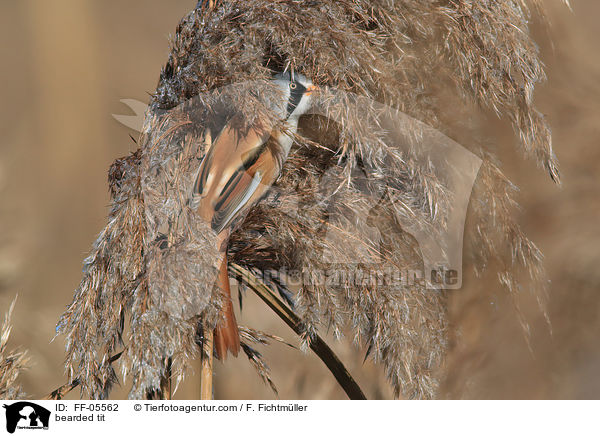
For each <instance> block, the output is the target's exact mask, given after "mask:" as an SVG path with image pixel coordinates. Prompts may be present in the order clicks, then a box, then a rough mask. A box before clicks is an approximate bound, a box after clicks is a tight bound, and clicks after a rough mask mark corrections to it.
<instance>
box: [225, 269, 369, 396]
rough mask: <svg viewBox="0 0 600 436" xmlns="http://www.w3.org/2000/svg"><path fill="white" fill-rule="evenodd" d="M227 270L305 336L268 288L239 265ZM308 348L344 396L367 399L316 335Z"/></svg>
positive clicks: (287, 308) (297, 332) (296, 322)
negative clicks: (321, 363) (334, 380)
mask: <svg viewBox="0 0 600 436" xmlns="http://www.w3.org/2000/svg"><path fill="white" fill-rule="evenodd" d="M229 270H230V271H231V272H233V273H234V274H235V277H236V279H237V280H238V281H239V282H240V283H243V284H244V285H246V286H248V287H249V288H250V289H252V290H253V291H254V292H255V293H256V295H258V296H259V297H260V299H261V300H263V301H264V302H265V303H266V304H267V305H268V306H269V307H270V308H271V309H272V310H273V311H274V312H275V313H276V314H277V316H279V317H280V318H281V319H282V320H283V321H284V322H285V323H286V324H287V325H288V326H289V327H290V328H291V329H292V330H293V331H294V332H295V333H296V334H297V335H298V336H300V337H302V336H303V335H304V334H305V329H304V327H303V326H302V321H301V320H300V318H299V317H298V316H297V315H296V314H295V313H294V312H293V311H292V310H291V309H290V308H289V307H287V306H286V305H285V304H284V303H283V302H282V301H281V300H280V299H279V297H277V295H275V293H274V292H273V291H272V290H271V289H270V288H269V287H268V286H266V285H265V284H264V283H263V282H261V281H260V280H258V279H257V278H256V277H254V275H253V274H252V273H251V272H250V271H248V270H247V269H245V268H243V267H241V266H239V265H236V264H234V263H230V264H229ZM309 346H310V349H311V350H313V351H314V353H315V354H316V355H317V356H318V357H319V359H321V360H322V361H323V363H324V364H325V366H327V368H328V369H329V371H331V373H332V374H333V376H334V377H335V379H336V380H337V382H338V383H339V384H340V386H341V387H342V389H343V390H344V392H346V395H348V398H350V399H351V400H366V399H367V397H366V396H365V394H364V393H363V391H362V390H361V388H360V386H359V385H358V383H356V381H355V380H354V378H353V377H352V376H351V375H350V372H349V371H348V369H346V367H345V366H344V364H343V363H342V361H341V360H340V359H339V358H338V357H337V356H336V355H335V353H334V352H333V350H332V349H331V348H329V346H328V345H327V343H326V342H325V341H324V340H323V339H322V338H321V337H320V336H319V335H318V334H316V333H315V334H314V335H312V336H311V338H310V340H309Z"/></svg>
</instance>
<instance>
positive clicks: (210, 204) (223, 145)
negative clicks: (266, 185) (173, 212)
mask: <svg viewBox="0 0 600 436" xmlns="http://www.w3.org/2000/svg"><path fill="white" fill-rule="evenodd" d="M268 138H269V132H268V131H267V130H266V129H258V128H250V129H248V131H247V132H245V134H244V135H243V136H242V135H240V132H239V131H237V130H236V129H235V128H233V127H231V125H230V124H228V125H227V126H225V127H224V128H223V130H222V131H221V133H220V134H219V136H218V137H217V139H216V140H215V141H214V142H213V143H212V146H211V147H210V149H209V151H208V152H207V154H206V156H205V157H204V159H203V160H202V162H201V164H200V168H199V170H198V175H197V177H196V181H195V183H194V189H193V192H192V196H193V197H196V198H199V199H200V203H199V206H198V210H199V212H200V214H201V215H202V216H203V217H204V218H205V219H206V220H207V221H210V222H211V226H212V228H213V230H215V231H216V232H217V233H220V232H221V231H222V230H223V229H224V228H225V227H226V226H227V225H228V224H229V223H231V221H232V220H233V218H235V216H236V214H237V213H238V212H239V211H240V210H241V209H242V208H243V207H244V206H245V205H246V204H247V203H248V201H249V200H250V199H251V198H252V197H253V195H254V194H255V193H256V191H257V189H258V187H259V186H260V185H261V182H262V181H263V175H264V171H261V170H259V169H258V168H257V167H256V164H257V161H259V159H260V158H261V156H262V155H263V154H264V152H265V148H266V142H267V139H268Z"/></svg>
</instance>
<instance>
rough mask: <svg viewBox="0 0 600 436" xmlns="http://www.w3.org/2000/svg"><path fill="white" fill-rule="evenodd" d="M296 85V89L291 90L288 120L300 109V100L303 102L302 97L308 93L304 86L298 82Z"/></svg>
mask: <svg viewBox="0 0 600 436" xmlns="http://www.w3.org/2000/svg"><path fill="white" fill-rule="evenodd" d="M294 83H295V84H296V88H295V89H290V99H289V101H288V105H287V117H288V118H289V116H290V115H291V114H292V112H294V110H295V109H296V108H297V107H298V104H299V103H300V100H302V96H303V95H304V93H305V92H306V87H304V86H303V85H301V84H300V83H298V82H294Z"/></svg>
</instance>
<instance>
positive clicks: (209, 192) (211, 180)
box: [192, 75, 314, 359]
mask: <svg viewBox="0 0 600 436" xmlns="http://www.w3.org/2000/svg"><path fill="white" fill-rule="evenodd" d="M298 79H299V80H297V81H293V80H291V77H289V76H288V78H285V76H282V75H280V76H279V77H278V79H276V83H277V84H278V85H279V86H280V87H281V88H282V91H283V95H284V96H285V98H286V101H285V103H286V104H285V105H283V107H285V108H286V111H285V113H283V114H281V116H282V118H283V119H282V121H284V124H285V125H284V127H283V130H282V129H281V128H278V127H275V128H274V127H273V126H274V125H275V123H274V122H273V121H274V120H262V121H259V122H257V123H256V124H255V125H254V126H253V127H251V128H249V129H247V131H245V132H244V133H243V134H242V133H241V132H240V131H238V130H236V129H235V128H234V127H232V124H233V123H229V124H227V125H226V126H225V127H224V128H223V129H222V130H221V132H220V133H219V135H218V136H217V138H216V139H215V140H214V141H211V140H210V138H209V136H208V135H207V138H208V141H207V144H206V145H207V146H208V147H209V148H208V151H207V153H206V155H205V156H204V158H203V159H202V162H201V163H200V167H199V169H198V175H197V177H196V182H195V184H194V188H193V194H192V202H193V204H194V205H197V212H198V214H199V215H200V216H201V217H202V218H203V219H204V220H205V221H206V222H208V223H210V225H211V227H212V229H213V230H214V231H215V232H216V233H217V235H218V249H219V252H220V254H221V259H220V268H219V276H218V283H217V285H218V286H219V288H220V289H221V292H222V295H223V307H222V316H221V320H220V322H219V324H217V327H216V329H215V334H214V349H215V354H216V357H217V358H218V359H225V358H226V357H227V353H228V352H230V353H231V354H233V355H234V356H237V354H238V352H239V350H240V337H239V331H238V327H237V322H236V319H235V313H234V310H233V304H232V301H231V290H230V287H229V276H228V274H227V242H228V240H229V235H230V233H231V229H232V226H233V225H234V223H235V222H236V219H237V218H239V217H240V216H243V215H244V214H245V213H246V212H247V211H248V210H249V209H250V208H251V207H252V206H253V205H254V204H255V203H256V202H258V201H259V200H260V199H261V197H262V196H263V195H264V194H265V193H266V192H267V190H268V189H269V188H270V187H271V185H272V184H273V182H275V180H276V179H277V177H278V176H279V173H280V172H281V168H282V166H283V163H284V162H285V160H286V158H287V156H288V153H289V151H290V148H291V145H292V142H293V140H292V137H291V136H290V135H291V134H293V133H294V132H295V131H296V128H297V125H298V118H299V116H300V115H302V114H303V113H305V112H306V110H308V108H309V100H310V97H309V96H310V94H311V92H312V90H313V88H314V86H313V85H312V83H311V82H310V81H308V80H306V78H304V77H303V76H300V75H298Z"/></svg>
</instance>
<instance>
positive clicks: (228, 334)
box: [214, 256, 240, 360]
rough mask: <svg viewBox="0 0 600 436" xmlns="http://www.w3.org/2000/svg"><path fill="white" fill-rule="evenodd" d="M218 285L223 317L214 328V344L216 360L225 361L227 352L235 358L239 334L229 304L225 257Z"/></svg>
mask: <svg viewBox="0 0 600 436" xmlns="http://www.w3.org/2000/svg"><path fill="white" fill-rule="evenodd" d="M218 283H219V288H220V289H221V292H222V293H223V309H222V311H223V316H222V317H221V320H220V321H219V324H217V327H216V328H215V335H214V344H215V353H216V356H217V359H220V360H225V358H226V357H227V352H230V353H231V354H233V355H234V356H236V357H237V355H238V352H239V351H240V332H239V331H238V326H237V321H236V319H235V313H234V312H233V304H232V302H231V289H230V287H229V275H228V274H227V256H225V257H224V259H223V262H221V268H220V270H219V278H218Z"/></svg>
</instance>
